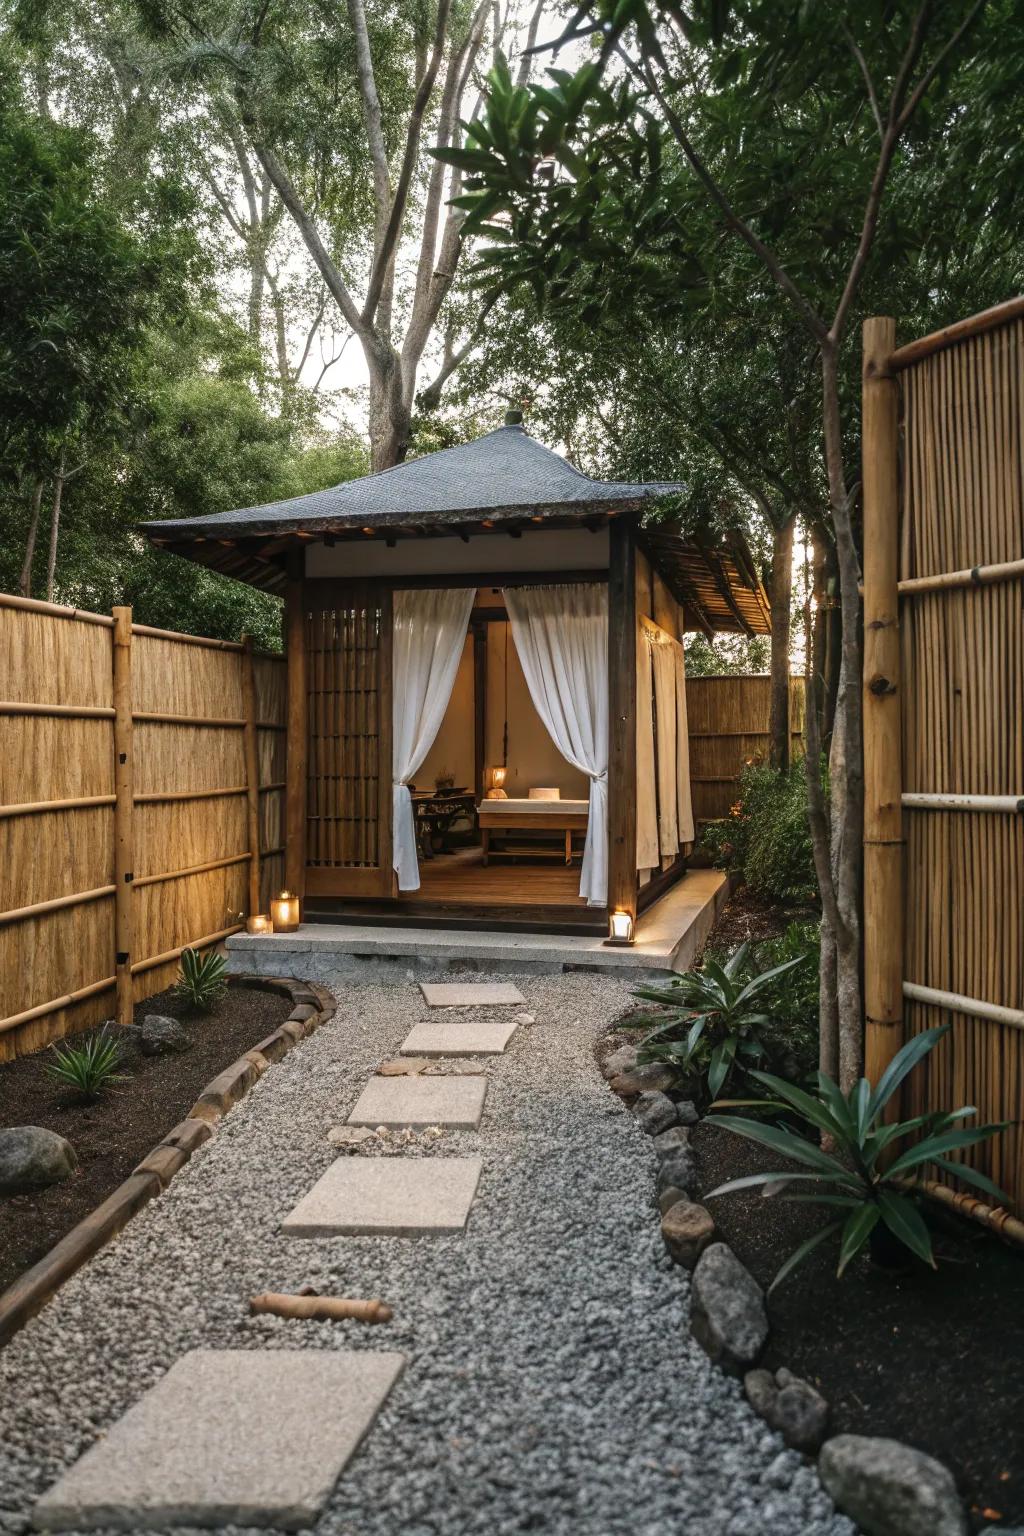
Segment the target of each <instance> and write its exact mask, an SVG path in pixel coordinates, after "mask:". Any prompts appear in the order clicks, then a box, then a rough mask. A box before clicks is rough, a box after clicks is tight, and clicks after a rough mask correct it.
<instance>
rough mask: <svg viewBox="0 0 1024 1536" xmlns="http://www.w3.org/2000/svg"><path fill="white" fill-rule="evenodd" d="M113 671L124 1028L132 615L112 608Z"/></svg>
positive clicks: (130, 995) (118, 958) (123, 1019)
mask: <svg viewBox="0 0 1024 1536" xmlns="http://www.w3.org/2000/svg"><path fill="white" fill-rule="evenodd" d="M113 619H114V636H113V641H114V644H113V668H114V794H115V800H114V886H115V891H114V950H115V967H116V969H115V975H116V978H117V1013H116V1017H117V1022H118V1023H119V1024H130V1023H131V1022H132V1018H133V1015H134V1012H135V992H134V987H133V985H132V879H133V867H132V866H133V862H134V846H133V845H134V837H133V830H134V829H133V821H134V798H133V787H132V767H133V765H132V611H131V609H130V608H115V609H113Z"/></svg>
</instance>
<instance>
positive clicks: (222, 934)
mask: <svg viewBox="0 0 1024 1536" xmlns="http://www.w3.org/2000/svg"><path fill="white" fill-rule="evenodd" d="M241 931H242V924H241V923H232V924H231V926H230V927H228V928H218V929H217V931H216V933H206V934H204V935H203V937H202V938H201V939H190V940H189V942H188V943H187V944H179V945H178V946H177V948H176V949H165V950H164V952H163V954H162V955H149V956H147V958H146V959H145V960H136V962H135V964H134V965H133V966H132V973H133V974H134V975H136V976H138V975H140V974H141V973H142V972H143V971H152V970H155V969H156V967H157V966H158V965H169V964H170V962H171V961H172V960H180V959H181V956H182V952H183V950H186V949H209V948H210V947H211V945H213V944H220V943H221V942H222V941H223V940H224V939H228V938H230V937H231V935H232V934H233V933H241Z"/></svg>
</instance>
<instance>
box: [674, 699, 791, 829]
mask: <svg viewBox="0 0 1024 1536" xmlns="http://www.w3.org/2000/svg"><path fill="white" fill-rule="evenodd" d="M770 703H771V679H770V678H768V677H755V676H740V677H688V678H687V679H686V710H687V716H688V720H689V727H690V730H689V736H690V782H691V784H692V786H693V815H694V820H695V821H696V822H698V823H700V822H704V821H717V820H718V819H719V818H720V817H722V816H728V814H729V807H730V806H731V805H732V804H733V803H734V801H735V799H736V793H737V783H738V780H739V776H740V774H741V773H742V771H743V768H744V766H745V765H746V764H747V763H751V762H760V761H764V760H766V759H767V757H768V711H769V706H770ZM789 720H790V730H791V732H792V737H793V752H794V754H796V753H797V752H800V751H802V750H803V729H804V681H803V678H802V677H791V678H790V681H789Z"/></svg>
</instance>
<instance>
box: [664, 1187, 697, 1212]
mask: <svg viewBox="0 0 1024 1536" xmlns="http://www.w3.org/2000/svg"><path fill="white" fill-rule="evenodd" d="M689 1198H690V1197H689V1195H688V1194H687V1193H686V1190H685V1189H677V1188H676V1186H675V1185H674V1184H669V1186H668V1187H667V1189H663V1190H662V1191H661V1193H660V1194H659V1196H658V1210H659V1211H660V1212H661V1214H662V1216H664V1214H665V1212H666V1211H670V1210H671V1209H672V1207H673V1206H674V1205H678V1204H679V1201H680V1200H689Z"/></svg>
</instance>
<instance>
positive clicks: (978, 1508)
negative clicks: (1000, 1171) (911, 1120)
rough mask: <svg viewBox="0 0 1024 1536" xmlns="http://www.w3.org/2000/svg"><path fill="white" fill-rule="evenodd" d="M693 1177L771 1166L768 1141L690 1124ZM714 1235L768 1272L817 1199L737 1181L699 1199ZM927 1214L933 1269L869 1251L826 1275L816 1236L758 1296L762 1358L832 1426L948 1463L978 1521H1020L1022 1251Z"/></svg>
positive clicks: (1023, 1489)
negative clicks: (762, 1305) (812, 1398)
mask: <svg viewBox="0 0 1024 1536" xmlns="http://www.w3.org/2000/svg"><path fill="white" fill-rule="evenodd" d="M694 1147H695V1149H696V1151H697V1154H698V1158H699V1162H700V1171H701V1187H702V1188H703V1189H714V1188H715V1186H716V1185H717V1184H720V1183H722V1182H724V1180H726V1179H730V1178H738V1177H740V1176H742V1175H743V1174H745V1173H755V1172H758V1171H761V1170H766V1169H769V1168H778V1167H779V1166H780V1163H779V1159H778V1158H777V1157H775V1156H773V1154H771V1153H770V1152H768V1151H767V1149H764V1148H761V1147H758V1146H756V1145H755V1144H753V1143H751V1142H747V1141H741V1140H740V1138H738V1137H736V1136H733V1135H731V1134H730V1133H729V1132H728V1131H721V1130H715V1129H714V1128H713V1127H712V1126H711V1125H710V1123H709V1122H708V1121H707V1120H705V1121H704V1122H702V1124H701V1125H700V1126H699V1127H698V1128H697V1129H696V1131H695V1134H694ZM708 1205H709V1209H710V1210H711V1211H712V1212H713V1214H714V1217H715V1221H716V1222H717V1223H718V1226H719V1228H720V1230H721V1233H722V1236H723V1237H724V1239H725V1241H726V1242H728V1243H729V1244H730V1246H731V1247H732V1248H733V1249H734V1250H735V1252H736V1253H737V1254H738V1255H739V1257H740V1258H741V1259H742V1260H743V1262H744V1264H746V1266H747V1267H748V1269H750V1270H751V1272H752V1273H753V1274H754V1275H755V1276H756V1277H757V1279H758V1280H759V1281H760V1282H761V1283H762V1284H763V1285H767V1284H768V1283H769V1282H770V1281H771V1279H772V1277H773V1276H774V1274H775V1273H776V1271H777V1270H778V1268H779V1267H780V1265H781V1264H782V1262H783V1260H784V1259H785V1258H787V1257H788V1255H789V1254H790V1253H791V1252H792V1250H793V1249H794V1248H795V1247H796V1246H797V1244H798V1243H799V1242H800V1241H802V1239H803V1238H805V1237H808V1236H810V1234H811V1232H812V1231H814V1230H815V1228H816V1227H817V1226H818V1225H820V1224H821V1223H822V1222H823V1221H825V1220H827V1219H828V1213H827V1212H826V1211H824V1210H823V1209H818V1210H815V1209H814V1208H813V1207H809V1206H802V1205H793V1204H790V1203H788V1202H784V1201H782V1200H779V1199H778V1198H769V1199H767V1200H766V1199H763V1198H762V1196H761V1195H760V1192H759V1191H757V1190H754V1191H753V1192H748V1191H746V1190H742V1191H740V1192H739V1193H737V1194H731V1195H722V1196H720V1197H719V1198H718V1199H715V1200H711V1201H709V1202H708ZM932 1225H933V1241H934V1243H935V1251H936V1258H937V1260H938V1265H939V1267H938V1272H937V1273H933V1272H932V1271H931V1270H929V1269H928V1268H927V1267H926V1266H925V1265H918V1266H916V1267H915V1268H913V1269H911V1270H908V1271H906V1272H903V1273H900V1274H893V1273H886V1272H884V1271H882V1270H880V1269H878V1268H877V1267H876V1266H874V1265H873V1264H871V1263H870V1261H868V1260H866V1259H865V1260H862V1261H860V1262H859V1267H855V1266H853V1265H851V1267H850V1269H849V1270H848V1271H847V1273H846V1276H845V1277H844V1279H843V1280H841V1281H840V1280H837V1278H836V1274H835V1259H836V1254H835V1249H834V1248H833V1247H830V1246H829V1244H825V1245H824V1247H823V1249H822V1250H818V1251H816V1252H815V1253H813V1254H811V1256H810V1257H809V1258H808V1259H807V1260H806V1261H805V1262H804V1263H803V1264H802V1265H801V1266H800V1267H799V1268H798V1269H797V1270H795V1271H794V1272H793V1273H792V1274H791V1275H790V1276H789V1277H788V1278H787V1279H786V1280H784V1281H783V1282H782V1284H781V1285H780V1286H779V1289H778V1290H777V1291H776V1292H775V1293H774V1295H773V1296H772V1298H771V1300H770V1302H769V1315H770V1318H771V1325H772V1332H771V1339H770V1342H769V1346H768V1352H767V1356H766V1359H765V1362H764V1363H765V1364H766V1365H768V1366H770V1367H771V1368H773V1369H774V1368H776V1367H778V1366H780V1365H786V1366H788V1367H789V1368H790V1369H791V1370H794V1371H796V1372H797V1373H798V1374H799V1375H801V1376H804V1377H806V1378H807V1379H808V1380H810V1381H813V1382H814V1383H815V1385H816V1386H818V1387H819V1388H820V1390H821V1391H822V1392H823V1393H824V1395H825V1397H826V1398H827V1399H828V1400H829V1402H830V1403H831V1405H832V1424H831V1432H832V1433H844V1432H848V1433H852V1434H864V1435H889V1436H892V1437H893V1438H895V1439H897V1440H903V1441H906V1442H907V1443H908V1444H910V1445H915V1446H917V1447H918V1448H919V1449H921V1450H923V1451H927V1452H929V1453H930V1454H931V1455H933V1456H936V1457H938V1459H939V1460H940V1461H942V1462H944V1463H945V1464H946V1465H947V1466H948V1467H949V1468H950V1469H951V1471H952V1472H953V1473H954V1475H955V1477H956V1479H957V1482H958V1484H959V1487H960V1490H961V1492H962V1494H963V1495H964V1497H965V1499H966V1500H967V1504H968V1506H969V1508H970V1510H971V1513H972V1518H973V1520H974V1523H975V1525H976V1526H980V1525H983V1524H984V1523H985V1521H986V1520H997V1519H1000V1518H1001V1520H1002V1521H1005V1523H1006V1524H1007V1525H1011V1524H1015V1523H1017V1522H1019V1521H1022V1520H1024V1426H1022V1419H1021V1413H1020V1405H1021V1386H1020V1377H1021V1362H1022V1361H1024V1254H1019V1253H1017V1252H1016V1251H1014V1250H1011V1249H1010V1248H1008V1247H1007V1246H1006V1245H1004V1244H1002V1243H1000V1242H999V1241H998V1240H997V1239H996V1238H994V1237H991V1236H989V1235H988V1234H987V1233H986V1232H985V1231H984V1230H983V1229H982V1228H980V1227H976V1226H974V1224H973V1223H969V1222H961V1221H959V1220H958V1219H957V1218H955V1217H951V1216H946V1215H945V1214H944V1213H939V1214H937V1215H936V1217H935V1220H934V1222H933V1223H932Z"/></svg>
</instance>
